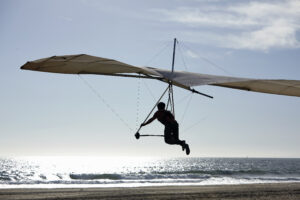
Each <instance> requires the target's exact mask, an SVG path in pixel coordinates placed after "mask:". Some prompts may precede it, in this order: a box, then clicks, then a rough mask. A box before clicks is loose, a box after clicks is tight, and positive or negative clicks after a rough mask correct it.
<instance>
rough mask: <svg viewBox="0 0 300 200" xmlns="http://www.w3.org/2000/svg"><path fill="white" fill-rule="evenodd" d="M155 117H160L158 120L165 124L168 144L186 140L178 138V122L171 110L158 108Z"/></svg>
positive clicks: (165, 135) (165, 136)
mask: <svg viewBox="0 0 300 200" xmlns="http://www.w3.org/2000/svg"><path fill="white" fill-rule="evenodd" d="M153 119H158V121H160V122H161V123H162V124H163V125H165V131H164V138H165V142H166V143H167V144H179V145H183V144H184V141H182V140H179V138H178V137H179V136H178V134H179V133H178V123H177V121H176V120H175V118H174V116H173V114H172V113H171V112H170V111H168V110H158V111H157V112H156V113H155V114H154V116H153Z"/></svg>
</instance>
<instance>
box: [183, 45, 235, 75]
mask: <svg viewBox="0 0 300 200" xmlns="http://www.w3.org/2000/svg"><path fill="white" fill-rule="evenodd" d="M182 46H183V47H184V48H186V49H187V50H190V51H192V52H193V53H195V54H196V55H197V56H199V58H201V59H202V60H204V61H205V62H207V63H208V64H210V65H211V66H213V67H215V68H217V69H219V70H221V71H223V72H224V73H226V74H227V75H231V76H232V75H233V74H232V73H231V72H229V71H228V70H226V69H224V68H223V67H221V66H219V65H217V64H216V63H214V62H212V61H211V60H209V59H208V58H205V57H203V56H201V55H200V54H199V53H198V52H197V51H196V50H193V49H192V48H191V47H189V46H187V45H186V44H183V45H182Z"/></svg>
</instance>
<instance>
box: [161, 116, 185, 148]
mask: <svg viewBox="0 0 300 200" xmlns="http://www.w3.org/2000/svg"><path fill="white" fill-rule="evenodd" d="M164 136H165V142H166V143H167V144H181V143H180V142H179V138H178V123H177V122H176V121H175V122H173V123H166V124H165V131H164Z"/></svg>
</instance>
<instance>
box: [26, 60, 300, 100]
mask: <svg viewBox="0 0 300 200" xmlns="http://www.w3.org/2000/svg"><path fill="white" fill-rule="evenodd" d="M21 69H26V70H34V71H42V72H54V73H65V74H102V75H116V76H126V75H129V76H130V75H132V74H134V75H138V74H142V75H144V78H156V79H160V80H163V81H165V82H169V81H172V83H173V84H174V85H176V86H179V87H182V88H185V89H190V87H192V86H200V85H214V86H221V87H228V88H233V89H240V90H248V91H255V92H263V93H271V94H279V95H288V96H300V80H264V79H247V78H236V77H227V76H215V75H208V74H199V73H191V72H184V71H174V72H171V71H169V70H163V69H157V68H150V67H137V66H133V65H128V64H125V63H122V62H119V61H116V60H112V59H107V58H100V57H95V56H89V55H85V54H79V55H66V56H52V57H49V58H44V59H39V60H35V61H32V62H27V63H26V64H25V65H23V66H22V67H21Z"/></svg>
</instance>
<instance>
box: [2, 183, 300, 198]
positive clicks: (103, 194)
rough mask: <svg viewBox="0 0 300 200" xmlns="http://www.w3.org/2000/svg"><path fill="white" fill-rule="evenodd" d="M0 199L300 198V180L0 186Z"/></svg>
mask: <svg viewBox="0 0 300 200" xmlns="http://www.w3.org/2000/svg"><path fill="white" fill-rule="evenodd" d="M0 199H1V200H2V199H3V200H4V199H5V200H10V199H28V200H29V199H30V200H35V199H43V200H48V199H70V200H71V199H72V200H79V199H81V200H85V199H93V200H96V199H125V200H126V199H131V200H134V199H151V200H152V199H210V200H214V199H225V200H226V199H235V200H239V199H242V200H246V199H247V200H248V199H251V200H252V199H257V200H261V199H270V200H271V199H272V200H300V183H280V184H251V185H222V186H167V187H165V186H164V187H136V188H79V189H78V188H72V189H0Z"/></svg>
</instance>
